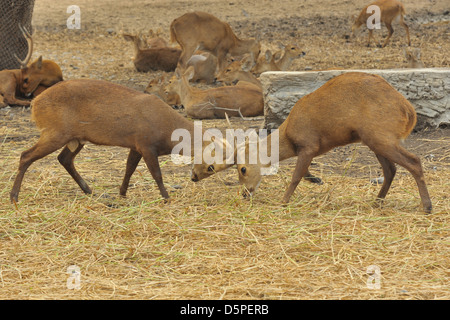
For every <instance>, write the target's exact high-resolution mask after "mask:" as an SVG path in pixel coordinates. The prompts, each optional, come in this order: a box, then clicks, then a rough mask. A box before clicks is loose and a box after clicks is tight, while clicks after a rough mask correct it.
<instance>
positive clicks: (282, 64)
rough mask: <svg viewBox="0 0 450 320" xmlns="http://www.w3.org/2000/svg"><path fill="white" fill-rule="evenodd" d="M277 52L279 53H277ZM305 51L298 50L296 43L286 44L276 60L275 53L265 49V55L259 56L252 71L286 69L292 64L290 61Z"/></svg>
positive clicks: (257, 72)
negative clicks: (280, 55) (281, 54)
mask: <svg viewBox="0 0 450 320" xmlns="http://www.w3.org/2000/svg"><path fill="white" fill-rule="evenodd" d="M278 54H279V53H278ZM305 54H306V53H305V52H304V51H302V50H300V49H299V48H298V47H297V46H296V45H288V46H286V47H284V49H283V56H282V57H281V58H280V59H279V60H278V61H276V58H275V57H276V55H277V53H276V54H274V55H272V52H271V51H270V50H266V52H265V55H264V56H262V57H259V58H258V60H257V61H256V64H255V66H254V67H253V68H252V72H253V73H255V74H261V73H263V72H266V71H287V70H289V68H290V67H291V65H292V62H293V61H294V60H295V59H297V58H300V57H303V56H304V55H305Z"/></svg>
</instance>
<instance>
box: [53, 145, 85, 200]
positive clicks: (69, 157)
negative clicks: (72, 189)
mask: <svg viewBox="0 0 450 320" xmlns="http://www.w3.org/2000/svg"><path fill="white" fill-rule="evenodd" d="M83 146H84V144H81V143H78V147H77V148H76V149H75V150H74V151H71V150H70V148H69V147H68V146H66V147H64V149H63V150H62V151H61V153H60V154H59V155H58V161H59V163H61V165H62V166H63V167H64V168H65V169H66V170H67V172H68V173H69V174H70V175H71V176H72V178H73V179H74V180H75V182H76V183H77V184H78V185H79V186H80V188H81V190H83V192H84V193H86V194H91V193H92V190H91V188H89V186H88V185H87V183H86V181H84V179H83V178H82V177H81V176H80V174H79V173H78V172H77V170H76V169H75V166H74V164H73V160H74V158H75V157H76V156H77V154H78V153H79V152H80V151H81V149H83Z"/></svg>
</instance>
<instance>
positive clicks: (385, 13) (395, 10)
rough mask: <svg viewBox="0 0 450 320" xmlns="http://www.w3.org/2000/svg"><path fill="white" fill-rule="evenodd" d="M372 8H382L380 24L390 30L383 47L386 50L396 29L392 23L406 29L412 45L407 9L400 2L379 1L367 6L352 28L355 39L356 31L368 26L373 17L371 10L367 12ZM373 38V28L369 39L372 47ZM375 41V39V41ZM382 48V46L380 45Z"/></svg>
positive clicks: (392, 0)
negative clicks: (368, 21)
mask: <svg viewBox="0 0 450 320" xmlns="http://www.w3.org/2000/svg"><path fill="white" fill-rule="evenodd" d="M370 6H377V7H378V8H380V14H381V15H380V23H381V22H383V23H384V24H385V25H386V28H387V29H388V32H389V34H388V36H387V37H386V40H385V41H384V43H383V45H382V47H383V48H384V47H385V46H386V45H387V43H388V42H389V39H390V38H391V36H392V34H393V33H394V28H392V22H393V21H398V22H399V23H400V25H401V26H402V27H403V28H404V29H405V31H406V36H407V37H408V46H410V45H411V39H410V37H409V28H408V25H407V24H406V23H405V21H404V16H405V8H404V7H403V4H401V3H400V2H398V1H397V0H377V1H375V2H373V3H371V4H369V5H367V6H366V7H365V8H364V9H363V10H362V11H361V13H360V14H359V16H358V17H357V18H356V20H355V22H354V23H353V26H352V34H353V37H354V36H355V31H356V30H357V29H359V28H360V27H361V26H362V25H367V20H368V19H369V18H370V17H371V16H372V15H373V11H371V10H369V12H367V10H368V8H369V7H370ZM371 38H373V28H369V38H368V41H367V46H368V47H370V39H371ZM374 41H375V39H374ZM378 46H380V45H378Z"/></svg>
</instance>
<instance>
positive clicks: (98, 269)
mask: <svg viewBox="0 0 450 320" xmlns="http://www.w3.org/2000/svg"><path fill="white" fill-rule="evenodd" d="M73 4H76V5H78V6H79V7H80V9H81V30H68V29H67V27H66V20H67V19H68V17H69V16H70V14H69V13H66V9H67V7H68V6H69V5H73ZM366 4H367V3H366V1H364V0H352V1H350V0H347V1H331V0H325V1H312V0H284V1H273V0H271V1H268V0H258V1H256V0H250V1H240V0H227V1H220V0H206V1H205V0H195V1H167V0H155V1H151V0H148V1H145V0H136V1H130V2H120V1H115V0H97V1H90V0H77V1H72V0H61V1H57V2H55V1H50V0H36V4H35V11H34V16H33V27H34V29H35V35H34V41H35V49H34V54H33V57H38V56H39V55H42V56H43V57H44V59H51V60H54V61H56V62H58V64H59V65H60V66H61V68H62V70H63V74H64V78H65V79H76V78H94V79H103V80H108V81H112V82H115V83H119V84H122V85H125V86H129V87H132V88H135V89H137V90H140V91H143V90H144V89H145V87H146V86H147V84H148V82H149V81H150V80H151V79H153V78H154V77H157V76H159V75H161V72H151V73H139V72H137V71H136V70H135V69H134V66H133V64H132V61H131V57H132V56H133V47H132V46H131V44H130V43H129V42H126V41H125V40H124V39H123V38H122V37H121V35H120V33H121V32H122V31H127V32H135V31H141V30H142V31H144V32H147V30H149V29H154V30H157V29H160V30H161V31H162V34H163V36H164V37H165V38H166V39H169V25H170V22H171V21H172V20H173V19H174V18H176V17H178V16H180V15H182V14H184V13H185V12H188V11H192V10H202V11H206V12H210V13H213V14H215V15H216V16H217V17H219V18H220V19H223V20H225V21H227V22H229V23H230V25H231V27H232V28H233V30H234V31H235V32H236V34H237V35H238V36H239V37H241V38H247V37H257V36H259V37H261V39H262V44H263V51H264V48H270V49H274V48H277V47H278V42H280V43H283V44H288V43H295V44H297V45H298V46H300V47H301V48H302V50H303V51H305V52H306V55H305V56H304V57H302V58H300V59H298V60H296V61H295V62H294V64H293V66H292V68H291V70H305V69H326V68H332V67H340V68H346V69H375V68H378V69H387V68H404V67H406V60H405V59H404V56H403V48H404V46H405V45H406V37H405V32H404V30H403V29H402V28H401V27H400V26H398V25H397V26H395V25H394V29H395V33H394V35H393V37H392V38H391V42H390V44H389V45H388V46H387V47H386V48H383V49H381V48H377V47H375V46H373V45H372V47H370V48H367V47H366V46H365V43H366V37H367V31H361V33H360V34H359V35H358V36H357V38H356V39H354V40H351V41H348V39H347V36H348V35H350V28H351V24H352V16H353V15H357V14H358V13H359V12H360V10H361V9H362V7H363V6H364V5H366ZM404 5H405V8H406V12H407V17H406V22H407V24H408V25H409V27H410V33H411V41H412V46H413V47H419V48H421V52H422V61H423V62H424V64H425V66H426V67H450V59H449V55H448V52H450V41H449V40H450V39H449V36H450V23H449V20H450V13H449V6H448V1H445V0H433V1H422V0H412V1H404ZM386 34H387V31H386V29H385V28H384V27H383V29H382V30H381V31H378V32H375V36H376V37H377V38H380V37H385V36H386ZM179 112H180V113H181V114H183V111H182V110H180V111H179ZM261 123H262V121H261V120H255V121H250V122H249V121H243V120H240V119H238V118H232V119H231V124H232V125H233V127H235V128H247V127H249V126H253V127H259V126H260V125H261ZM204 126H205V127H218V128H220V129H225V128H227V124H226V123H225V121H224V120H211V121H204ZM37 137H38V131H37V130H36V128H35V127H34V124H33V123H32V122H31V121H30V111H29V109H26V108H6V109H0V168H2V170H1V172H0V180H1V182H0V183H1V184H0V199H1V200H0V217H2V218H0V220H1V221H0V239H1V240H0V298H3V299H5V298H6V299H10V298H13V299H16V298H17V299H40V298H49V299H141V298H144V299H448V298H449V297H450V291H449V290H448V281H449V277H448V257H449V256H450V255H449V250H448V240H449V238H448V231H449V229H448V222H449V220H448V210H449V208H450V199H449V196H448V190H450V189H449V183H448V177H449V173H450V171H449V170H450V153H449V146H450V129H449V128H446V127H442V128H439V129H427V130H424V131H420V132H414V133H412V135H411V136H410V137H409V138H408V139H407V140H406V141H405V146H406V148H407V149H408V150H410V151H411V152H413V153H415V154H417V155H418V156H419V157H420V158H421V160H422V163H423V166H424V170H425V172H426V178H427V183H428V185H429V189H430V194H432V200H433V203H434V205H435V211H434V214H433V215H431V216H424V215H423V213H421V212H420V198H419V197H418V192H417V186H416V185H415V183H414V180H413V179H412V178H411V175H410V174H409V173H407V172H406V171H405V170H403V169H400V170H399V173H398V175H397V177H396V179H395V180H394V185H395V186H394V185H393V188H392V190H391V191H390V193H389V195H388V198H387V204H386V207H384V209H383V210H380V209H377V208H376V207H374V206H373V204H372V203H368V202H367V201H370V200H373V198H374V197H375V195H376V192H377V189H378V188H379V187H378V186H373V185H372V184H371V183H370V182H368V181H370V179H372V178H375V177H379V176H380V175H381V168H380V167H379V164H378V162H377V161H376V158H375V157H374V156H373V154H371V153H370V152H369V151H368V150H367V148H366V147H364V146H360V145H352V146H346V147H343V148H338V149H335V150H333V151H331V152H329V153H328V154H326V155H323V156H321V157H318V158H317V159H315V160H314V162H313V164H312V168H311V171H312V172H313V173H314V174H316V175H318V176H320V177H322V179H324V181H325V184H324V186H319V187H316V186H314V185H311V184H308V183H305V182H302V183H301V186H299V189H300V190H301V191H298V192H296V194H295V197H294V198H295V199H294V200H293V204H292V206H288V207H287V208H286V207H281V205H280V199H279V198H281V196H282V194H283V192H284V190H285V186H286V183H287V181H289V178H290V174H291V172H292V170H293V166H294V163H295V162H294V160H293V159H291V160H287V161H286V162H284V163H283V165H282V168H281V172H280V174H279V175H278V176H270V177H267V178H266V179H265V185H262V186H261V190H259V193H258V194H259V198H255V199H254V200H252V201H251V202H249V201H243V200H242V199H241V197H240V195H239V190H240V189H239V186H238V182H237V177H236V174H235V171H234V170H233V169H232V170H227V171H226V172H223V173H220V174H217V176H216V177H212V178H209V179H207V180H205V181H204V182H203V181H202V182H199V183H196V184H194V183H192V182H191V181H189V168H188V167H187V166H177V165H174V164H173V163H171V162H170V160H169V157H161V160H160V162H161V166H162V171H163V176H164V179H165V183H166V185H167V186H168V189H169V191H170V194H171V196H172V197H173V198H174V200H173V201H172V202H171V203H170V204H169V205H167V204H163V203H162V202H161V201H160V199H159V192H158V190H157V188H156V185H155V184H154V181H153V180H152V179H151V176H150V174H149V173H148V171H147V170H146V168H145V166H144V164H143V163H141V164H140V165H139V167H138V170H137V171H138V173H136V174H135V175H134V176H133V180H134V183H133V184H132V185H131V187H130V194H129V197H128V198H127V199H120V198H119V197H118V196H117V187H118V185H119V183H120V178H121V177H122V175H123V170H124V166H125V160H126V154H127V152H126V150H122V149H120V148H107V147H97V146H92V145H88V146H87V147H86V148H85V150H83V152H82V154H80V156H79V157H77V167H78V168H79V171H80V172H83V173H84V174H82V175H83V176H85V179H86V180H87V181H89V182H90V183H92V184H93V185H94V186H95V187H94V190H95V191H94V195H93V196H91V197H88V196H84V195H83V194H82V193H81V191H80V190H79V189H78V187H77V186H76V184H75V183H74V182H73V181H72V180H71V178H70V177H69V176H68V175H67V173H66V172H65V171H64V169H61V168H60V166H59V164H58V163H57V161H56V160H55V155H51V156H49V157H47V158H45V159H42V160H40V161H39V163H35V164H34V165H33V168H30V170H29V172H28V173H27V175H26V177H25V180H24V185H23V187H22V191H21V192H22V193H21V199H20V200H21V203H19V206H18V208H15V207H14V206H13V205H11V204H10V203H9V191H10V188H11V185H12V181H13V178H14V175H15V173H16V169H17V164H18V160H19V157H20V153H21V152H22V151H24V150H26V149H27V148H29V147H31V146H32V144H33V143H34V142H35V141H36V140H37ZM267 195H269V196H267ZM361 199H363V200H361ZM74 264H76V265H78V266H79V267H80V269H81V274H82V288H81V290H78V291H77V290H67V288H66V287H65V283H66V282H65V281H66V278H67V274H66V269H67V267H68V266H70V265H74ZM373 264H376V265H380V266H381V270H382V289H381V290H375V291H373V290H372V291H371V290H368V289H367V287H366V280H367V277H368V276H367V274H366V268H367V266H369V265H373Z"/></svg>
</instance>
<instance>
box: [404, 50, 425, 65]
mask: <svg viewBox="0 0 450 320" xmlns="http://www.w3.org/2000/svg"><path fill="white" fill-rule="evenodd" d="M403 53H404V54H405V58H406V61H407V62H408V68H425V65H424V64H423V62H422V61H421V60H420V49H419V48H414V49H412V48H406V49H403Z"/></svg>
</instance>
